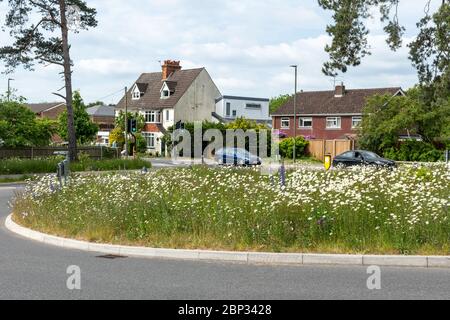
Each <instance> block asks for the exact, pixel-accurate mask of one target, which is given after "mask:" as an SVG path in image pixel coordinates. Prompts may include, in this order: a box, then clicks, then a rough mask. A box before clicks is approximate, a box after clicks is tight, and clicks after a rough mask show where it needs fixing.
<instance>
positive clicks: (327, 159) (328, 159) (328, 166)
mask: <svg viewBox="0 0 450 320" xmlns="http://www.w3.org/2000/svg"><path fill="white" fill-rule="evenodd" d="M332 164H333V159H332V157H331V155H329V154H327V155H325V170H326V171H328V170H330V169H331V165H332Z"/></svg>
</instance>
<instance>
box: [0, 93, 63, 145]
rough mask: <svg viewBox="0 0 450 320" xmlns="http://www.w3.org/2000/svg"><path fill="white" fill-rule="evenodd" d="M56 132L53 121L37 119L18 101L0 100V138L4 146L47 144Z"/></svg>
mask: <svg viewBox="0 0 450 320" xmlns="http://www.w3.org/2000/svg"><path fill="white" fill-rule="evenodd" d="M55 132H56V125H55V122H54V121H51V120H47V119H37V118H36V115H35V114H34V113H33V112H32V111H31V110H30V109H28V108H27V107H26V106H24V105H23V104H22V103H20V102H15V101H12V102H6V101H1V100H0V139H1V140H2V141H3V146H5V147H13V148H15V147H28V146H33V147H38V146H48V145H49V144H50V140H51V138H52V135H53V134H54V133H55Z"/></svg>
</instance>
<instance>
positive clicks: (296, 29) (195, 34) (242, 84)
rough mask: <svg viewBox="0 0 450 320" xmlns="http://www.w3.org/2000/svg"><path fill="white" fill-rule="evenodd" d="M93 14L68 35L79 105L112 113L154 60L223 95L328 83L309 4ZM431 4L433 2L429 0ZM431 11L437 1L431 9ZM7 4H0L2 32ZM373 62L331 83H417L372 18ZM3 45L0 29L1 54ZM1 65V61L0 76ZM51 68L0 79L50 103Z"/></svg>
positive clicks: (412, 0) (418, 5) (407, 12)
mask: <svg viewBox="0 0 450 320" xmlns="http://www.w3.org/2000/svg"><path fill="white" fill-rule="evenodd" d="M87 2H88V4H89V5H90V6H92V7H94V8H96V9H97V11H98V15H97V19H98V23H99V24H98V27H97V28H95V29H90V30H88V31H82V32H80V33H78V34H73V33H72V34H71V35H70V42H71V45H72V50H71V54H72V59H73V61H74V71H73V72H74V73H73V87H74V89H76V90H80V92H81V95H82V97H83V98H84V100H85V102H94V101H98V100H101V101H103V102H105V103H107V104H115V103H117V102H118V101H119V100H120V98H121V94H122V93H121V90H122V91H123V88H124V87H125V86H131V85H132V84H133V83H134V81H136V79H137V78H138V76H139V75H140V74H141V73H144V72H159V71H160V70H161V67H160V61H164V60H167V59H171V60H180V61H181V65H182V66H183V69H189V68H197V67H205V68H206V69H207V71H208V72H209V73H210V75H211V77H212V78H213V80H214V81H215V83H216V84H217V86H218V87H219V90H220V91H221V93H222V94H223V95H238V96H252V97H262V98H270V97H274V96H277V95H280V94H285V93H292V92H293V91H294V73H293V69H292V68H290V67H289V66H290V65H292V64H297V65H299V80H298V81H299V82H298V83H299V85H298V86H299V90H305V91H308V90H331V89H332V88H333V86H334V80H333V79H332V78H330V77H326V76H325V75H323V73H322V65H323V63H324V62H326V61H327V54H326V53H325V51H324V48H325V45H326V44H327V43H329V42H330V41H331V39H330V38H329V37H328V35H327V33H326V31H325V30H326V26H327V24H330V23H332V20H331V14H330V12H326V11H324V10H323V9H321V8H320V7H319V5H318V3H317V1H316V0H264V1H261V0H127V1H123V0H88V1H87ZM425 2H426V1H424V0H402V1H400V8H399V18H400V23H402V24H404V25H405V26H406V28H407V32H406V34H405V37H404V38H405V39H404V42H405V44H407V43H408V42H410V41H411V40H412V39H413V38H414V36H415V35H416V34H417V28H416V23H417V22H418V21H419V20H420V18H421V17H422V16H423V12H424V11H423V10H424V5H425ZM434 2H436V1H434ZM437 2H439V1H437ZM6 12H7V2H1V3H0V24H1V25H3V23H4V20H5V15H6ZM368 27H369V29H370V31H371V35H370V37H369V43H370V45H371V47H372V55H371V56H369V57H367V58H365V59H364V60H363V63H362V65H361V66H359V67H356V68H350V70H349V72H347V73H346V74H342V75H339V76H338V78H337V80H338V81H339V82H340V81H343V82H344V83H345V85H346V86H347V88H372V87H387V86H395V87H397V86H400V87H402V88H404V89H408V88H409V87H411V86H413V85H414V84H415V83H416V82H417V74H416V71H415V69H414V68H413V67H412V65H411V62H410V61H409V60H408V48H406V46H404V47H403V48H402V49H400V50H398V51H397V52H392V51H390V49H389V48H388V46H387V44H386V42H385V40H386V37H385V34H384V32H383V24H382V23H381V22H380V21H379V17H378V14H377V13H376V12H374V18H373V19H370V20H369V21H368ZM9 43H11V39H10V37H9V34H8V33H7V32H3V31H1V29H0V46H3V45H6V44H9ZM4 70H5V65H4V63H3V62H0V71H1V72H3V71H4ZM60 71H61V70H60V68H59V67H57V66H44V65H37V66H36V68H35V71H34V72H30V71H27V70H23V69H22V68H18V69H17V70H16V71H15V72H14V73H13V74H9V75H5V74H1V75H0V92H6V90H7V79H8V78H14V79H15V81H13V82H12V86H13V87H14V89H15V90H17V95H20V96H24V97H26V98H27V100H28V102H36V103H37V102H49V101H57V100H58V98H57V97H56V96H54V95H52V92H55V91H57V90H58V89H60V88H61V87H62V86H63V82H62V78H61V75H60V74H59V72H60Z"/></svg>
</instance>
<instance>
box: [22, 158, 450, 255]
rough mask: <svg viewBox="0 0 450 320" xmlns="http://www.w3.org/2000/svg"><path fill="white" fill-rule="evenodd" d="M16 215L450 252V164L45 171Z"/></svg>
mask: <svg viewBox="0 0 450 320" xmlns="http://www.w3.org/2000/svg"><path fill="white" fill-rule="evenodd" d="M13 205H14V220H15V221H16V222H18V223H20V224H22V225H24V226H27V227H30V228H33V229H36V230H39V231H42V232H47V233H51V234H56V235H60V236H65V237H71V238H76V239H84V240H89V241H93V242H107V243H116V244H124V245H144V246H152V247H170V248H189V249H194V248H195V249H222V250H250V251H270V252H320V253H364V254H367V253H373V254H435V255H448V254H449V253H450V211H449V205H450V166H448V165H445V164H434V165H426V166H420V167H400V168H398V169H394V170H384V169H376V168H354V169H345V170H332V171H329V172H326V171H320V170H310V169H306V168H305V169H299V170H296V171H291V172H288V174H287V178H286V183H285V185H284V186H282V185H280V179H279V177H278V176H273V177H269V176H266V175H262V174H261V173H260V171H258V170H257V169H236V168H207V167H202V166H198V167H192V168H182V169H181V168H180V169H167V170H159V171H152V172H149V173H145V174H144V173H129V174H125V175H124V174H103V175H91V176H90V175H87V176H79V175H73V176H72V177H71V179H70V181H69V184H68V185H67V186H65V187H64V188H62V189H59V188H58V184H57V182H56V181H55V178H54V177H52V176H46V177H43V178H40V179H39V180H38V181H33V182H30V183H29V185H28V186H27V187H26V189H25V190H24V191H23V192H21V193H20V194H17V196H16V198H15V200H14V204H13Z"/></svg>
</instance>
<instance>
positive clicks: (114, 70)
mask: <svg viewBox="0 0 450 320" xmlns="http://www.w3.org/2000/svg"><path fill="white" fill-rule="evenodd" d="M78 67H79V69H78V71H79V72H81V73H85V74H93V73H96V74H100V75H111V74H130V73H136V72H139V70H138V68H137V66H136V65H135V64H133V63H132V62H131V61H129V60H119V59H82V60H80V61H79V62H78Z"/></svg>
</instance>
